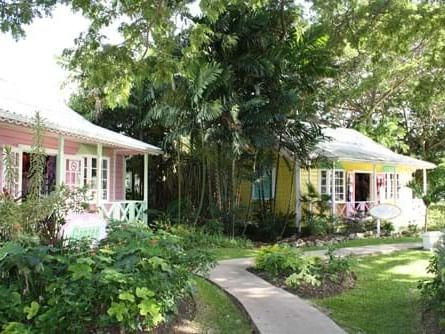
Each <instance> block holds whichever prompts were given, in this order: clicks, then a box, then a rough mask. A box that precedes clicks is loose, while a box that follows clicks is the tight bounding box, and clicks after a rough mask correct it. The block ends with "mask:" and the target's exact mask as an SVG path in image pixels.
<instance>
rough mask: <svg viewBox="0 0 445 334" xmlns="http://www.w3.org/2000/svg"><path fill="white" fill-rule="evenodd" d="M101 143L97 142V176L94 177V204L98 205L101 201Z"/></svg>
mask: <svg viewBox="0 0 445 334" xmlns="http://www.w3.org/2000/svg"><path fill="white" fill-rule="evenodd" d="M102 156H103V151H102V144H97V166H96V167H97V178H96V205H97V208H99V207H100V204H101V202H102Z"/></svg>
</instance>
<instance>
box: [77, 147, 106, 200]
mask: <svg viewBox="0 0 445 334" xmlns="http://www.w3.org/2000/svg"><path fill="white" fill-rule="evenodd" d="M79 157H80V159H81V184H80V186H85V184H84V180H85V165H84V161H85V159H87V161H88V167H87V168H88V169H87V175H86V179H87V185H88V186H89V185H90V184H91V181H92V176H91V174H92V159H96V169H97V166H98V164H97V159H98V157H97V156H96V155H91V154H89V155H82V156H79ZM102 160H106V161H107V179H106V181H107V187H106V189H104V188H102V187H101V188H102V191H103V190H106V194H107V196H106V198H104V197H103V196H101V197H100V199H101V201H103V202H109V201H110V190H111V184H110V180H111V178H110V176H111V175H110V172H111V168H110V167H111V165H110V163H111V159H110V158H109V157H105V156H103V157H102ZM102 169H103V163H102ZM97 174H98V173H97V171H96V177H97ZM102 178H103V171H102ZM99 182H102V180H100V181H99ZM94 188H95V189H92V188H90V187H89V188H88V189H89V191H90V190H94V191H96V189H97V184H96V185H95V187H94ZM95 200H96V196H92V197H91V198H90V201H91V202H94V201H95Z"/></svg>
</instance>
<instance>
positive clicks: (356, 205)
mask: <svg viewBox="0 0 445 334" xmlns="http://www.w3.org/2000/svg"><path fill="white" fill-rule="evenodd" d="M374 204H375V203H374V202H373V201H354V202H345V203H337V207H336V212H337V215H338V216H341V217H345V218H351V217H364V216H368V215H369V214H368V212H369V210H370V209H371V208H372V207H373V206H374Z"/></svg>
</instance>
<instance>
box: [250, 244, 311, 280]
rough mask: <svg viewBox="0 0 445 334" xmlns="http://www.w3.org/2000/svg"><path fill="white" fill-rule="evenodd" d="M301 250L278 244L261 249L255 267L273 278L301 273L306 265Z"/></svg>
mask: <svg viewBox="0 0 445 334" xmlns="http://www.w3.org/2000/svg"><path fill="white" fill-rule="evenodd" d="M302 255H303V253H302V252H301V250H299V249H296V248H293V247H290V246H288V245H285V244H283V245H281V244H276V245H273V246H265V247H261V248H260V250H259V251H258V254H257V255H256V257H255V266H256V268H257V269H258V270H262V271H265V272H267V273H269V274H271V275H273V276H278V275H284V276H288V275H290V274H292V273H293V272H299V271H300V270H301V267H302V266H303V264H304V259H303V256H302Z"/></svg>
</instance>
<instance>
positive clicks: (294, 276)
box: [255, 244, 351, 289]
mask: <svg viewBox="0 0 445 334" xmlns="http://www.w3.org/2000/svg"><path fill="white" fill-rule="evenodd" d="M334 251H335V248H333V247H331V248H330V249H329V250H328V251H327V253H326V255H327V259H322V258H320V257H312V256H305V255H304V254H303V252H302V251H300V250H298V249H296V248H294V247H291V246H288V245H286V244H276V245H272V246H266V247H262V248H260V250H259V251H258V254H257V255H256V257H255V268H256V269H257V270H260V271H263V272H266V273H268V274H270V275H271V276H272V277H273V278H276V279H282V280H284V283H285V284H286V285H287V286H288V287H290V288H294V289H298V288H299V287H301V286H302V285H309V286H321V285H322V284H323V282H324V281H325V280H326V279H329V280H330V281H332V282H337V283H341V282H340V281H341V280H342V279H343V278H344V277H345V275H348V274H349V273H350V272H351V259H350V258H349V257H339V256H336V255H335V254H334Z"/></svg>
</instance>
